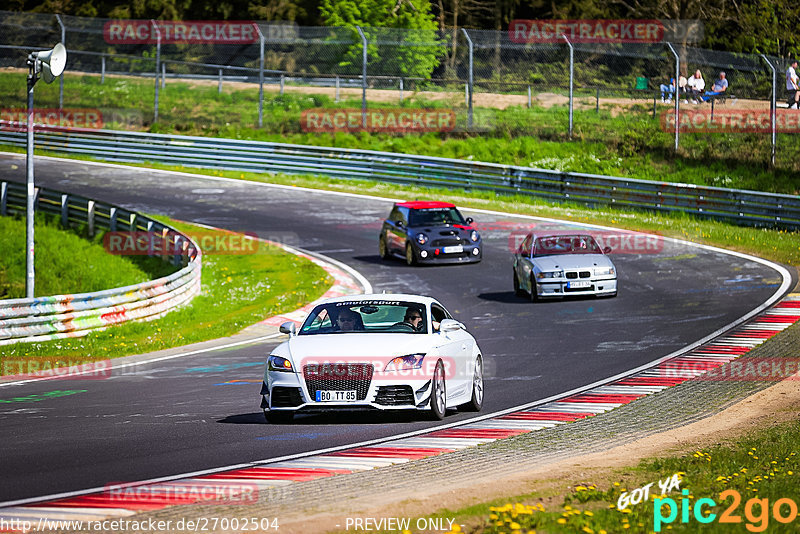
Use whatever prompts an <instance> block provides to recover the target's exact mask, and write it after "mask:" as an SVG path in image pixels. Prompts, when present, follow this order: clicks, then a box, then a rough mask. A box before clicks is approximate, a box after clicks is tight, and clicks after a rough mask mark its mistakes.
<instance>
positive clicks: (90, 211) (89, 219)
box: [86, 200, 94, 237]
mask: <svg viewBox="0 0 800 534" xmlns="http://www.w3.org/2000/svg"><path fill="white" fill-rule="evenodd" d="M86 225H87V226H88V227H89V237H94V200H90V201H89V203H88V204H87V205H86Z"/></svg>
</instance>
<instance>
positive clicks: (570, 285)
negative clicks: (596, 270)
mask: <svg viewBox="0 0 800 534" xmlns="http://www.w3.org/2000/svg"><path fill="white" fill-rule="evenodd" d="M567 287H568V288H570V289H580V288H583V287H592V283H591V282H589V281H588V280H587V281H583V280H581V281H579V282H567Z"/></svg>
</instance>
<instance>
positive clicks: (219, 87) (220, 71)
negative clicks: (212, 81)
mask: <svg viewBox="0 0 800 534" xmlns="http://www.w3.org/2000/svg"><path fill="white" fill-rule="evenodd" d="M217 94H218V95H221V94H222V69H219V83H217Z"/></svg>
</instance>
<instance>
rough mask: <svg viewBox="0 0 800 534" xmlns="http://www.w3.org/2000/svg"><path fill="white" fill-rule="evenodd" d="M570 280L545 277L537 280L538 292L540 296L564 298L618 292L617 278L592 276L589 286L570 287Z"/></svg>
mask: <svg viewBox="0 0 800 534" xmlns="http://www.w3.org/2000/svg"><path fill="white" fill-rule="evenodd" d="M569 282H570V281H569V280H556V279H544V280H543V281H541V282H539V281H537V282H536V294H537V295H538V296H539V297H540V298H563V297H570V296H578V297H580V296H598V297H600V296H606V295H613V294H615V293H616V292H617V279H616V278H602V277H597V278H592V279H591V280H589V282H590V283H591V285H590V286H589V287H588V288H570V287H569Z"/></svg>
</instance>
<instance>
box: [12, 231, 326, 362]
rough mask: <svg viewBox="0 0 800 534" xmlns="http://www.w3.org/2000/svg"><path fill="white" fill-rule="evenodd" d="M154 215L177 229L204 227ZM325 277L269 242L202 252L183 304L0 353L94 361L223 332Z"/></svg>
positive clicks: (289, 306) (317, 286) (306, 295)
mask: <svg viewBox="0 0 800 534" xmlns="http://www.w3.org/2000/svg"><path fill="white" fill-rule="evenodd" d="M156 218H158V219H160V220H163V221H164V222H167V223H168V224H170V225H172V226H174V227H176V228H178V229H179V230H183V231H192V230H193V231H196V232H201V233H203V234H205V233H206V232H209V231H208V230H206V229H203V228H199V227H196V226H193V225H190V224H186V223H180V222H177V221H172V220H169V219H167V218H163V217H156ZM223 233H224V234H226V235H229V234H230V233H229V232H223ZM331 282H332V281H331V279H330V277H329V276H328V275H327V274H326V273H325V271H324V270H323V269H322V268H320V267H318V266H317V265H315V264H314V263H312V262H311V261H309V260H307V259H304V258H301V257H298V256H295V255H292V254H289V253H287V252H284V251H283V250H280V249H277V248H275V247H267V246H265V245H264V246H260V247H259V248H258V250H257V251H256V252H255V253H253V254H242V255H223V254H206V255H204V256H203V273H202V290H201V293H200V294H199V295H197V296H196V297H195V298H194V299H193V300H192V301H191V303H190V304H189V305H188V306H185V307H182V308H180V309H178V310H175V311H173V312H170V313H169V314H167V315H166V316H164V317H163V318H161V319H158V320H155V321H151V322H132V323H125V324H122V325H119V326H115V327H113V328H109V329H107V330H105V331H99V332H93V333H90V334H89V335H87V336H85V337H81V338H74V339H66V340H56V341H49V342H45V343H18V344H15V345H9V346H6V347H3V351H2V357H0V358H2V359H6V360H18V359H20V358H33V357H35V358H50V357H58V358H67V357H69V358H76V359H80V360H82V361H94V360H103V359H106V358H114V357H119V356H125V355H129V354H142V353H146V352H152V351H156V350H160V349H167V348H171V347H176V346H181V345H186V344H189V343H195V342H199V341H206V340H209V339H215V338H219V337H223V336H229V335H232V334H234V333H236V332H238V331H240V330H241V329H242V328H244V327H246V326H249V325H251V324H253V323H256V322H258V321H260V320H263V319H265V318H267V317H270V316H273V315H276V314H279V313H283V312H288V311H291V310H295V309H297V308H299V307H301V306H303V305H304V304H306V303H308V302H310V301H312V300H314V299H316V298H319V297H320V296H321V295H322V294H323V293H324V292H325V291H326V290H327V288H328V287H330V285H331ZM0 365H2V361H0Z"/></svg>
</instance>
